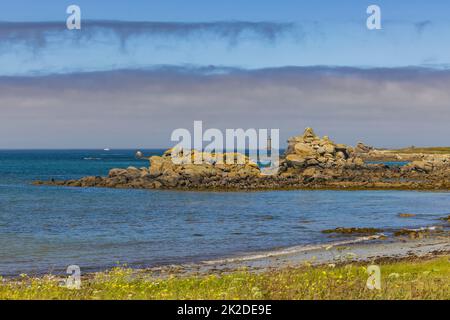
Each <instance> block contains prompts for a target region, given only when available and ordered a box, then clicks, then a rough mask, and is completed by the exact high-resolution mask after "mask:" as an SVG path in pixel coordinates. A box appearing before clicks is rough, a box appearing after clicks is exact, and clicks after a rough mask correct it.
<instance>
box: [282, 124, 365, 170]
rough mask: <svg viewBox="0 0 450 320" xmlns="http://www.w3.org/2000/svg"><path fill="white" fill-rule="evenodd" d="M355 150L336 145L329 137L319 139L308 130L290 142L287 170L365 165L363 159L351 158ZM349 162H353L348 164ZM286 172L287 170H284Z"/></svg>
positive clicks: (286, 157)
mask: <svg viewBox="0 0 450 320" xmlns="http://www.w3.org/2000/svg"><path fill="white" fill-rule="evenodd" d="M352 155H353V149H352V148H351V147H349V146H346V145H344V144H335V143H334V142H333V141H331V140H330V138H329V137H328V136H324V137H323V138H320V137H318V136H317V135H316V134H315V133H314V130H313V129H312V128H306V129H305V131H304V133H303V135H300V136H296V137H292V138H290V139H289V140H288V148H287V150H286V153H285V158H284V162H285V165H284V167H285V168H296V169H307V168H309V167H320V168H332V167H339V166H345V165H346V164H347V163H349V164H350V165H352V166H354V165H357V166H360V165H364V162H363V160H362V159H360V158H357V159H356V160H355V162H353V159H352V158H351V156H352ZM347 160H351V161H350V162H347ZM284 170H285V169H284Z"/></svg>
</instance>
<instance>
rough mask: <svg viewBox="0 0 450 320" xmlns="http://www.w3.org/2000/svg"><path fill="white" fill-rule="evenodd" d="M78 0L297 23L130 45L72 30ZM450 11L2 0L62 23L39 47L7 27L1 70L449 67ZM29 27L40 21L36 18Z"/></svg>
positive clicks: (88, 16) (449, 7) (432, 6)
mask: <svg viewBox="0 0 450 320" xmlns="http://www.w3.org/2000/svg"><path fill="white" fill-rule="evenodd" d="M73 3H75V4H78V5H79V6H80V7H81V10H82V21H83V20H120V21H131V22H133V21H134V22H136V21H146V22H170V23H188V24H189V23H199V22H201V23H212V22H217V21H219V22H229V23H232V22H235V21H241V22H242V21H244V22H253V23H256V22H269V23H281V24H282V23H288V24H292V28H291V30H289V31H286V32H284V33H281V34H279V35H278V36H277V37H276V38H275V39H274V40H272V41H267V40H266V39H261V38H260V37H258V35H255V34H252V33H251V32H248V30H247V31H245V30H244V31H243V33H242V34H241V35H240V37H239V38H238V39H237V41H233V40H235V39H232V40H230V39H227V37H218V36H217V34H214V33H211V32H210V31H211V30H212V29H213V28H214V27H213V26H211V28H210V29H209V31H208V30H206V31H205V32H203V33H201V32H198V34H195V35H193V36H191V37H187V38H186V37H183V36H176V35H173V34H172V35H171V34H170V33H167V34H166V35H164V36H161V35H155V34H154V33H153V32H152V31H151V30H149V31H148V32H141V33H139V34H137V35H136V34H131V35H130V36H129V37H127V38H126V43H125V45H124V43H123V42H122V41H121V39H120V38H119V37H118V36H117V34H114V33H111V32H108V31H111V25H110V26H109V27H108V28H103V29H102V30H100V31H98V30H97V31H96V32H94V31H93V28H90V27H89V25H88V23H87V22H86V23H85V24H84V28H82V30H80V31H71V32H68V31H66V30H64V29H65V20H66V18H67V14H66V12H65V9H66V7H67V6H68V5H69V4H73ZM373 3H375V4H377V5H379V6H380V8H381V13H382V27H383V29H382V30H375V31H373V30H372V31H370V30H368V29H367V28H366V19H367V16H368V15H367V13H366V8H367V6H368V5H369V4H373ZM448 12H450V3H448V2H446V1H402V0H396V1H393V0H390V1H365V0H350V1H298V0H297V1H290V0H281V1H253V0H250V1H233V0H231V1H203V0H201V1H200V0H193V1H179V0H172V1H159V0H156V1H155V0H153V1H136V0H134V1H126V2H125V1H120V2H119V1H105V0H95V1H92V0H89V1H83V0H79V1H60V0H58V1H56V0H53V1H52V0H41V1H24V0H19V1H10V2H8V3H3V4H2V5H1V10H0V21H3V22H5V21H9V22H28V23H31V22H47V21H53V22H56V26H57V27H58V28H56V29H55V28H53V29H52V30H51V32H50V31H48V30H45V29H39V30H41V31H40V32H41V33H42V34H43V35H41V36H42V37H45V38H46V44H45V46H41V47H39V48H36V47H33V44H32V43H30V42H28V43H24V42H20V41H17V39H16V38H15V37H14V35H13V36H11V29H12V30H13V31H14V28H18V27H17V25H14V24H12V25H11V24H4V25H1V26H0V36H1V35H2V30H3V38H4V39H8V38H9V39H11V37H12V38H13V39H14V40H13V41H9V42H4V43H6V45H7V46H8V48H7V49H5V46H6V45H5V44H3V45H0V64H1V65H2V66H3V67H2V68H1V69H0V75H26V74H32V73H56V72H79V71H97V70H111V69H120V68H146V67H151V66H154V65H182V64H189V65H220V66H233V67H241V68H264V67H277V66H286V65H295V66H310V65H335V66H359V67H397V66H412V65H413V66H414V65H415V66H417V65H425V66H433V67H447V65H448V64H449V63H450V42H449V41H445V40H444V39H445V38H446V37H447V36H448V34H450V22H449V20H448V19H447V13H448ZM28 26H29V28H30V29H32V28H33V24H29V25H28ZM82 26H83V24H82ZM59 28H60V29H59ZM36 32H38V31H36ZM74 38H75V39H78V38H81V40H80V41H75V40H74ZM0 44H1V43H0ZM99 56H101V57H102V58H101V59H98V57H99Z"/></svg>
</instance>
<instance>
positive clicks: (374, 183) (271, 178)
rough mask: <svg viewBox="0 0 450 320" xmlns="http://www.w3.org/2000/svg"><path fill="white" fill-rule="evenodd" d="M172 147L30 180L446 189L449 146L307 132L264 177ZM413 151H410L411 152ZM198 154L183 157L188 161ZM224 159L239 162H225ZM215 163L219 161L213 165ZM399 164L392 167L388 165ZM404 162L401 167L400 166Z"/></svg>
mask: <svg viewBox="0 0 450 320" xmlns="http://www.w3.org/2000/svg"><path fill="white" fill-rule="evenodd" d="M172 151H173V150H172V149H169V150H167V151H166V152H165V153H164V154H163V155H162V156H153V157H151V158H150V159H149V160H150V166H149V167H148V168H147V167H143V168H139V169H138V168H135V167H129V168H126V169H125V168H123V169H122V168H119V169H112V170H111V171H110V172H109V175H108V176H107V177H100V176H90V177H83V178H81V179H77V180H63V181H58V180H54V179H52V180H49V181H35V182H34V184H36V185H57V186H70V187H107V188H139V189H178V190H210V191H246V190H247V191H248V190H276V189H338V190H353V189H354V190H365V189H367V190H371V189H374V190H377V189H381V190H382V189H385V190H449V189H450V148H417V149H416V148H413V147H412V148H407V149H401V150H384V149H375V148H373V147H370V146H366V145H365V144H363V143H358V145H357V146H355V147H351V146H347V145H344V144H338V143H335V142H333V141H332V140H330V138H329V137H327V136H324V137H323V138H320V137H319V136H317V135H316V134H315V133H314V131H313V130H312V129H311V128H307V129H306V130H305V131H304V133H303V134H302V135H299V136H295V137H292V138H290V139H289V140H288V147H287V149H286V152H285V154H284V155H283V156H282V157H280V160H279V166H278V170H277V171H276V172H274V173H273V174H270V175H268V174H264V173H263V171H262V170H261V168H260V167H259V166H258V164H256V163H255V162H253V161H252V160H251V159H250V158H248V157H246V156H245V155H242V154H239V153H224V154H211V153H205V152H203V153H201V157H202V159H204V161H203V162H202V163H201V164H193V163H192V162H193V161H188V162H186V163H179V164H175V163H174V162H173V161H172V157H171V155H172ZM413 151H416V152H413ZM199 152H200V151H197V150H191V151H190V154H188V155H184V156H185V157H187V158H190V159H189V160H192V159H194V158H195V157H197V156H198V155H199ZM228 157H234V158H236V159H237V158H239V157H240V158H241V159H244V160H243V161H242V162H241V163H242V164H227V163H226V161H225V159H226V158H228ZM217 159H221V160H224V161H217ZM392 161H394V162H397V163H398V162H403V164H404V165H398V164H396V163H390V162H392ZM405 163H406V164H405Z"/></svg>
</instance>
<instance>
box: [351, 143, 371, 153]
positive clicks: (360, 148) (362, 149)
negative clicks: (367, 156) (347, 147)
mask: <svg viewBox="0 0 450 320" xmlns="http://www.w3.org/2000/svg"><path fill="white" fill-rule="evenodd" d="M373 150H374V147H371V146H368V145H366V144H364V143H362V142H358V144H357V145H356V147H355V153H356V154H361V153H369V152H370V151H373Z"/></svg>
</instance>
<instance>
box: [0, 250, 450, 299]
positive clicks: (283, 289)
mask: <svg viewBox="0 0 450 320" xmlns="http://www.w3.org/2000/svg"><path fill="white" fill-rule="evenodd" d="M449 259H450V257H449V256H445V257H440V258H434V259H432V260H422V261H420V260H414V261H400V262H393V263H380V264H378V265H379V266H380V268H381V290H369V289H367V288H366V281H367V278H368V275H367V269H366V266H363V265H356V264H348V265H345V266H338V267H335V266H333V265H329V266H322V267H311V266H308V265H304V266H300V267H295V268H294V267H287V268H284V269H280V270H274V271H266V272H263V273H254V272H248V271H245V270H242V271H235V272H233V273H230V274H223V275H205V276H189V277H176V276H170V277H169V278H167V279H158V278H152V277H150V276H149V275H148V274H145V273H139V272H138V273H136V271H133V270H131V269H126V268H115V269H113V270H111V271H108V272H104V273H99V274H96V275H95V276H93V277H89V278H88V279H84V280H83V281H82V285H81V289H79V290H77V289H72V290H71V289H68V288H66V287H64V286H61V285H60V284H59V281H60V280H59V281H58V279H57V278H55V277H52V276H47V277H43V278H29V277H27V276H25V275H23V276H22V278H21V279H18V280H16V281H11V280H8V281H6V280H4V279H3V280H2V281H1V282H0V283H1V284H0V299H450V260H449Z"/></svg>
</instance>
